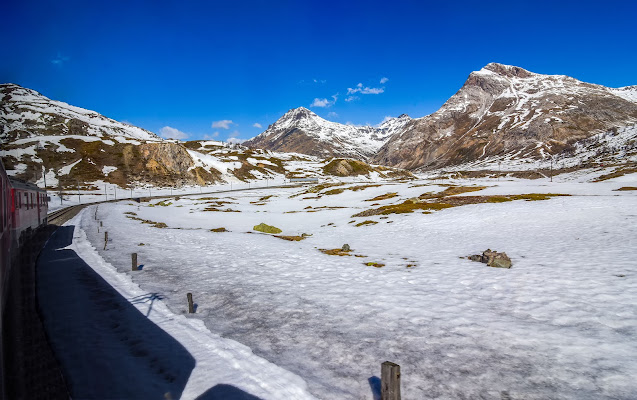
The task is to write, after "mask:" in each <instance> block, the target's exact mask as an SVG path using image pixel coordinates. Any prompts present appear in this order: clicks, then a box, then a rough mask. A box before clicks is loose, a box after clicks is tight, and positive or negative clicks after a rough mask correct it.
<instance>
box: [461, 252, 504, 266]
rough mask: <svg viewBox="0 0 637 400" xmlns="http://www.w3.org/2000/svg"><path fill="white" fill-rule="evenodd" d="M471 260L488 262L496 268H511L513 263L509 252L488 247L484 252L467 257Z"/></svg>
mask: <svg viewBox="0 0 637 400" xmlns="http://www.w3.org/2000/svg"><path fill="white" fill-rule="evenodd" d="M467 258H468V259H469V260H471V261H477V262H481V263H485V264H487V265H488V266H489V267H494V268H511V266H512V265H513V264H512V263H511V259H510V258H509V256H507V253H498V252H497V251H495V250H493V251H492V250H491V249H487V250H485V251H483V252H482V254H475V255H472V256H469V257H467Z"/></svg>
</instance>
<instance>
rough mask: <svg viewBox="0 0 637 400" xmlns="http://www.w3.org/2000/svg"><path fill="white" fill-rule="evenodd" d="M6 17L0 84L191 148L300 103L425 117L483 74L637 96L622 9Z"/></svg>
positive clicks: (185, 7) (340, 8) (57, 9)
mask: <svg viewBox="0 0 637 400" xmlns="http://www.w3.org/2000/svg"><path fill="white" fill-rule="evenodd" d="M440 3H444V4H440ZM0 15H3V18H2V20H3V23H2V24H0V37H1V38H2V49H3V50H2V57H1V58H0V82H3V83H4V82H12V83H17V84H20V85H22V86H25V87H28V88H31V89H34V90H37V91H39V92H40V93H42V94H44V95H45V96H47V97H49V98H52V99H55V100H61V101H65V102H67V103H70V104H72V105H75V106H79V107H83V108H88V109H91V110H95V111H97V112H99V113H101V114H104V115H106V116H108V117H110V118H113V119H116V120H120V121H126V122H129V123H132V124H134V125H138V126H141V127H143V128H146V129H149V130H151V131H153V132H155V133H158V134H159V133H161V132H167V133H171V134H172V136H175V135H177V136H180V135H182V134H187V138H188V139H202V138H215V139H218V140H227V139H228V138H232V137H235V138H239V139H248V138H250V137H253V136H255V135H257V134H258V133H260V132H262V131H263V130H265V128H267V126H268V124H271V123H273V122H274V121H276V120H277V119H278V118H279V117H280V116H281V115H283V114H284V113H285V112H286V111H287V110H289V109H291V108H295V107H299V106H304V107H307V108H310V109H311V110H313V111H314V112H316V113H317V114H319V115H320V116H322V117H324V118H326V119H329V120H332V121H336V122H341V123H347V122H349V123H354V124H378V123H380V122H381V121H382V120H383V118H384V117H386V116H398V115H400V114H402V113H407V114H409V115H410V116H412V117H422V116H425V115H427V114H430V113H432V112H434V111H436V110H437V109H438V108H439V107H440V106H441V105H442V104H443V103H444V102H445V101H446V100H447V99H448V98H449V97H450V96H451V95H453V94H454V93H455V92H456V91H457V90H458V89H459V88H460V87H461V86H462V84H463V83H464V81H465V80H466V78H467V76H468V75H469V73H470V72H471V71H474V70H479V69H480V68H482V67H483V66H484V65H486V64H488V63H489V62H500V63H504V64H511V65H517V66H520V67H523V68H526V69H528V70H530V71H533V72H538V73H545V74H563V75H569V76H573V77H575V78H577V79H580V80H583V81H586V82H591V83H598V84H602V85H606V86H612V87H619V86H627V85H635V84H637V28H636V26H637V24H636V23H635V16H636V15H637V2H635V1H628V0H626V1H615V0H608V1H603V2H587V1H556V0H554V1H523V0H521V1H500V2H496V1H479V2H476V1H471V2H464V1H454V2H439V1H436V2H433V1H432V2H429V1H391V2H374V1H362V2H356V1H351V2H348V1H335V2H330V1H321V2H319V1H305V2H302V1H247V2H241V1H196V0H179V1H162V0H153V1H126V2H124V1H116V0H115V1H108V2H106V1H86V0H84V1H81V2H80V1H51V0H46V1H43V0H40V1H33V0H20V1H16V0H10V1H4V2H2V5H0ZM359 84H360V85H359ZM348 100H349V101H348ZM213 125H214V126H213ZM259 126H261V127H262V128H260V127H259ZM166 127H169V128H171V129H173V130H172V131H171V130H170V129H166ZM177 131H178V132H179V133H175V132H177Z"/></svg>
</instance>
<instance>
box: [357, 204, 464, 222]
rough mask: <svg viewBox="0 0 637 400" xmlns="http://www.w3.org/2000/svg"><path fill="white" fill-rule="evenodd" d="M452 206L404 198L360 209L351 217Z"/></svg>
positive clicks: (406, 212) (403, 212)
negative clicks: (398, 202)
mask: <svg viewBox="0 0 637 400" xmlns="http://www.w3.org/2000/svg"><path fill="white" fill-rule="evenodd" d="M449 207H453V206H452V205H451V204H447V203H414V202H412V201H411V200H406V201H404V202H403V203H400V204H393V205H388V206H382V207H379V208H373V209H371V210H365V211H361V212H359V213H358V214H354V215H352V218H356V217H369V216H372V215H388V214H408V213H412V212H414V211H416V210H423V211H430V210H442V209H444V208H449Z"/></svg>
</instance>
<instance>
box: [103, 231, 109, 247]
mask: <svg viewBox="0 0 637 400" xmlns="http://www.w3.org/2000/svg"><path fill="white" fill-rule="evenodd" d="M107 243H108V231H105V232H104V250H106V244H107Z"/></svg>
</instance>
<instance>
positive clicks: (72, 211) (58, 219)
mask: <svg viewBox="0 0 637 400" xmlns="http://www.w3.org/2000/svg"><path fill="white" fill-rule="evenodd" d="M299 186H303V184H296V185H279V186H269V187H265V188H264V187H259V188H242V189H234V190H221V191H215V192H204V193H188V194H182V195H178V194H175V195H170V196H167V195H159V196H145V197H135V198H123V199H114V200H106V201H96V202H92V203H86V204H78V205H74V206H70V207H65V208H62V209H59V210H55V211H53V212H50V213H49V214H47V221H48V223H49V225H57V226H61V225H63V224H64V223H65V222H66V221H68V220H70V219H71V218H73V217H75V216H76V215H77V214H78V213H79V212H80V210H82V209H83V208H84V207H88V206H92V205H94V204H101V203H116V202H118V201H126V200H130V201H138V202H140V201H151V200H152V199H168V198H174V197H187V196H201V195H208V194H219V193H229V192H242V191H248V190H255V189H277V188H289V187H299Z"/></svg>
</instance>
